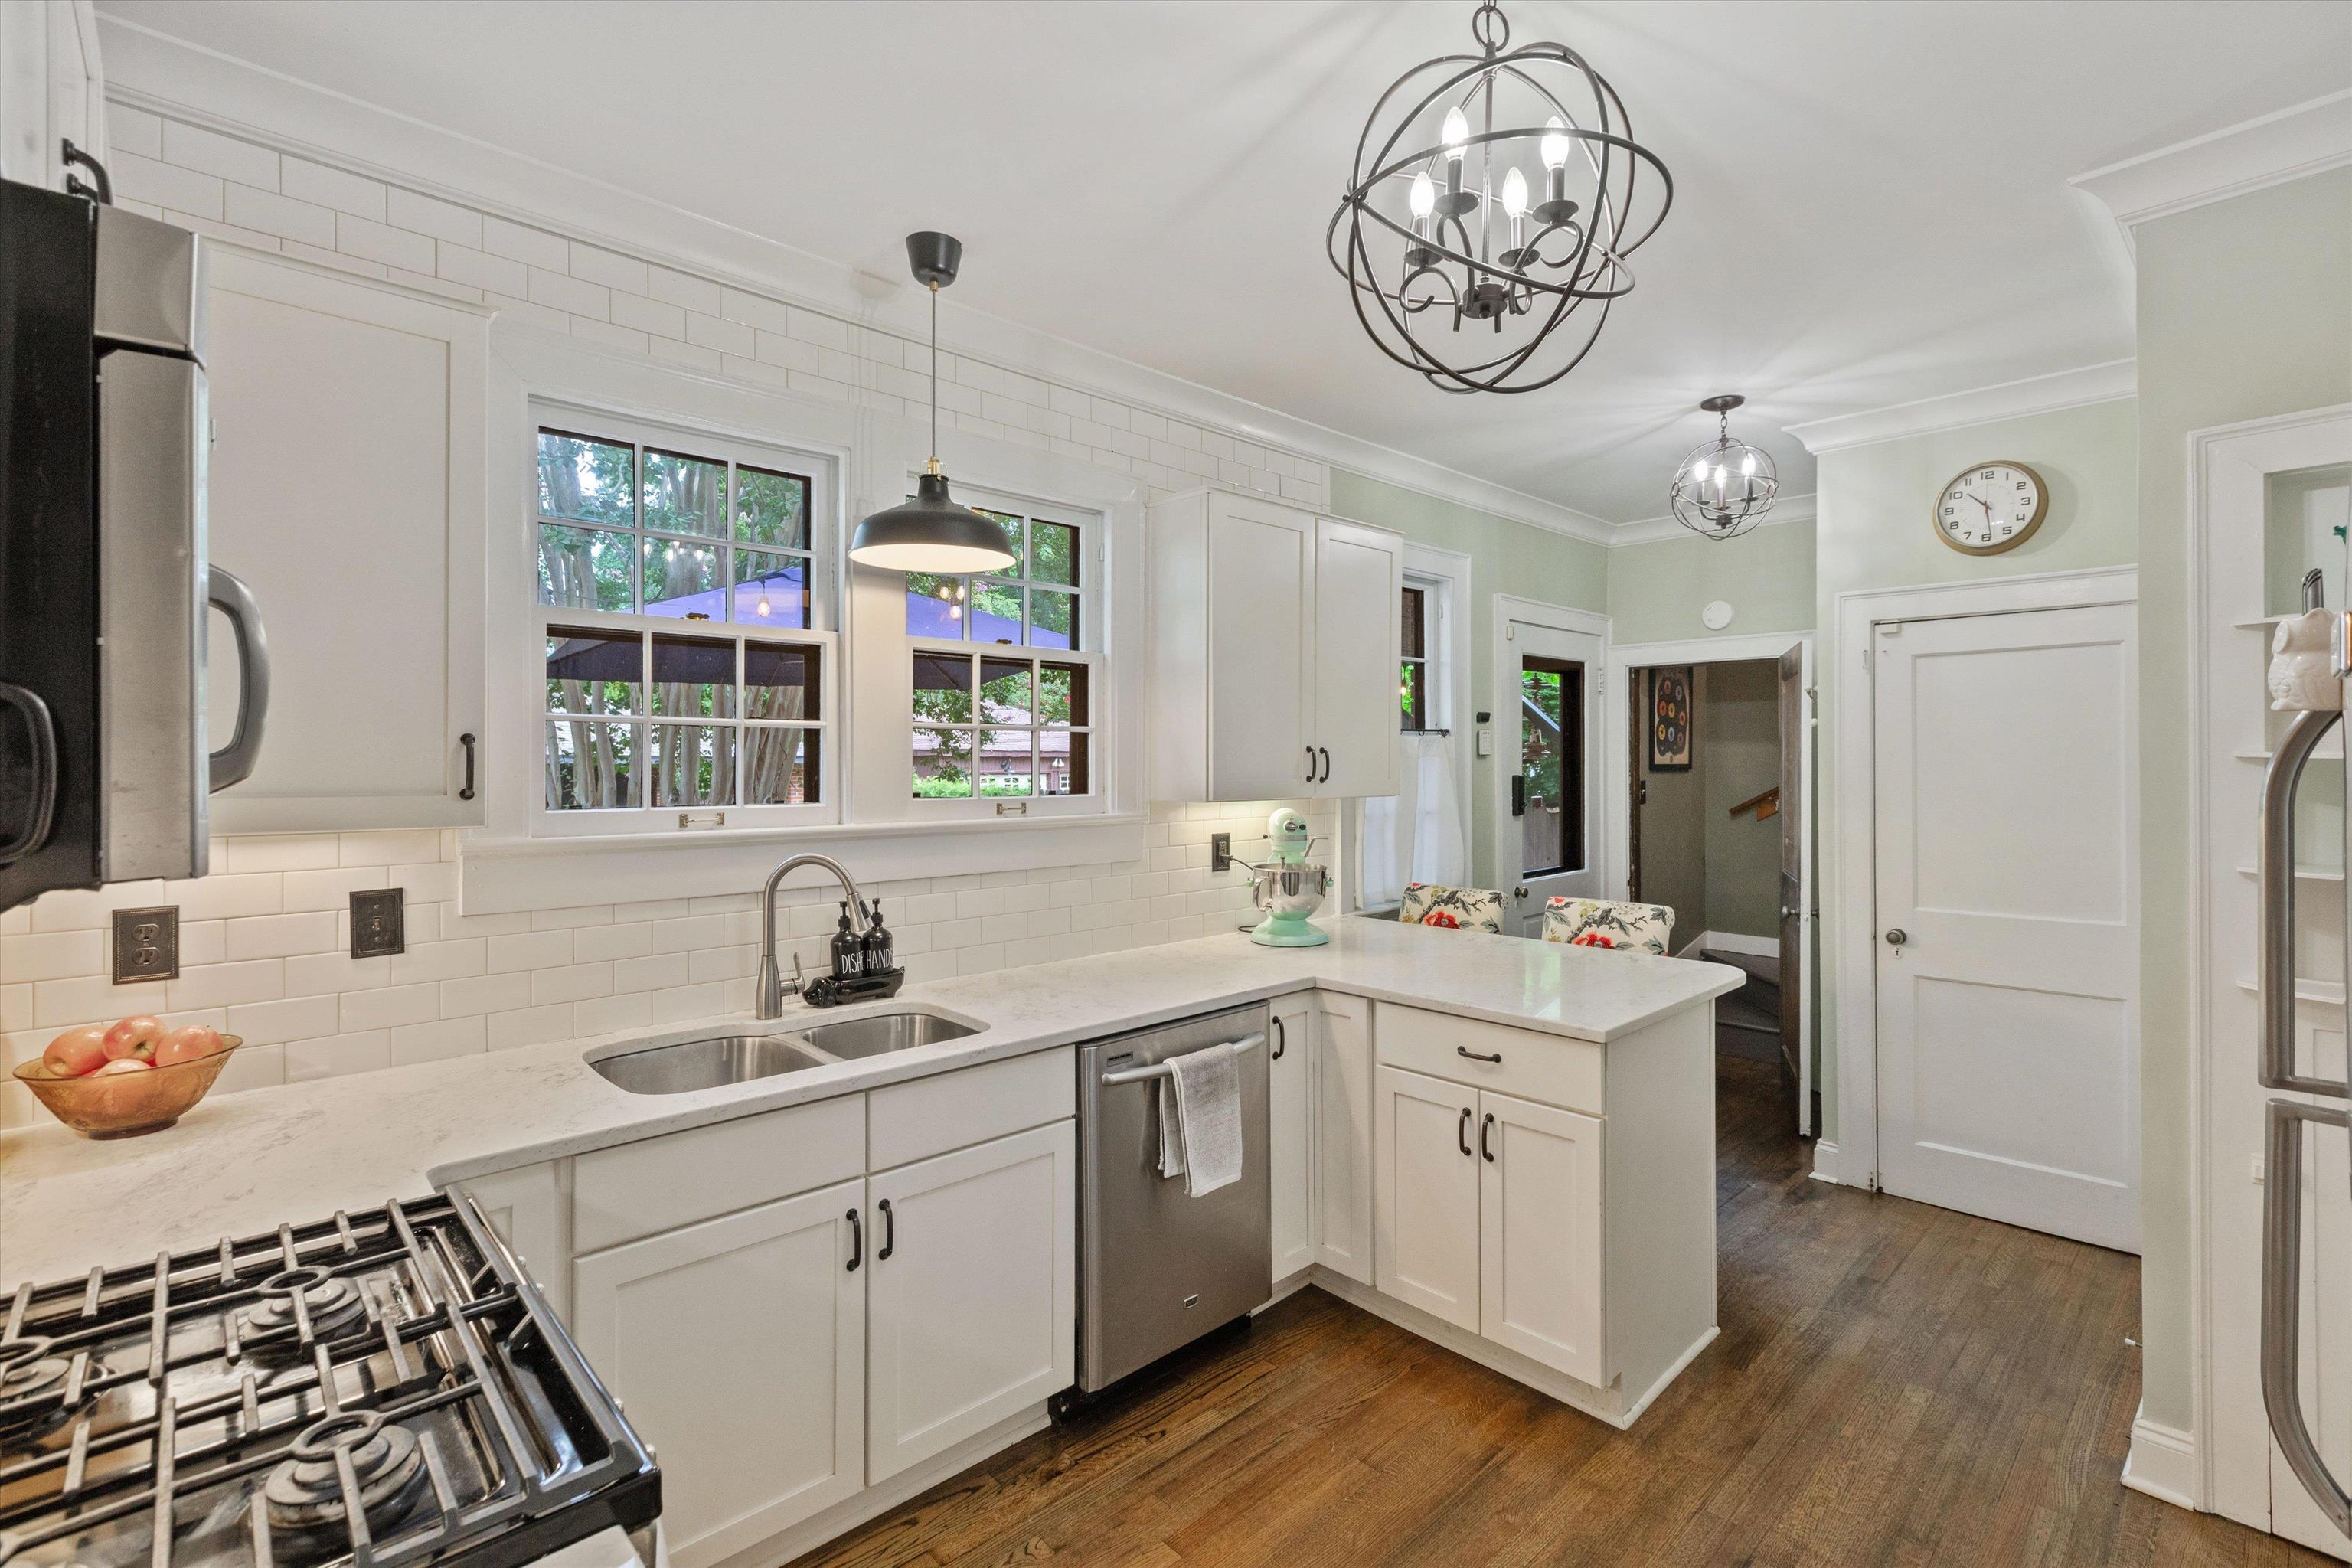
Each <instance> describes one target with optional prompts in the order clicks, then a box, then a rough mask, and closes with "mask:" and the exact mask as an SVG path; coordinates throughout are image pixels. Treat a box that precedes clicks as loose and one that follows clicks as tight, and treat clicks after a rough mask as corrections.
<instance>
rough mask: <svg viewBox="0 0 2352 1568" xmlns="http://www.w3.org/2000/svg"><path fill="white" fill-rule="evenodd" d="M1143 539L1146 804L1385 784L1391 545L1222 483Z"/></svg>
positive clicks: (1377, 534)
mask: <svg viewBox="0 0 2352 1568" xmlns="http://www.w3.org/2000/svg"><path fill="white" fill-rule="evenodd" d="M1150 535H1151V559H1152V587H1151V596H1152V616H1151V645H1152V703H1151V712H1152V732H1151V765H1152V785H1153V787H1152V798H1153V799H1155V800H1185V801H1204V800H1266V799H1293V798H1297V797H1300V796H1312V795H1331V796H1341V795H1393V794H1395V793H1396V789H1397V721H1396V670H1397V638H1398V634H1399V626H1398V620H1399V616H1400V615H1401V614H1402V587H1403V583H1404V542H1403V540H1402V538H1401V537H1400V536H1399V535H1397V534H1393V533H1390V532H1388V531H1385V530H1382V529H1377V528H1367V527H1365V526H1363V525H1362V524H1360V523H1351V522H1342V521H1337V520H1335V519H1330V518H1318V517H1316V516H1315V515H1314V514H1313V513H1312V512H1307V511H1301V510H1298V509H1297V508H1295V507H1288V506H1284V505H1282V504H1281V503H1280V502H1277V501H1273V500H1267V499H1266V498H1265V497H1264V496H1258V495H1252V494H1244V493H1240V492H1235V491H1231V490H1222V489H1202V490H1193V491H1191V492H1189V493H1187V494H1184V495H1181V496H1177V497H1175V498H1173V499H1172V500H1167V501H1163V502H1161V503H1160V505H1158V506H1155V507H1154V508H1152V510H1151V520H1150Z"/></svg>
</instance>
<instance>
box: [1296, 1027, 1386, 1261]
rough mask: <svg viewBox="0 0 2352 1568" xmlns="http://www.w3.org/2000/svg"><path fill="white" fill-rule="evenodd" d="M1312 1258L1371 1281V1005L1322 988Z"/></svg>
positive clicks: (1315, 1084)
mask: <svg viewBox="0 0 2352 1568" xmlns="http://www.w3.org/2000/svg"><path fill="white" fill-rule="evenodd" d="M1308 1081H1309V1082H1310V1084H1311V1085H1312V1086H1313V1088H1314V1090H1315V1115H1314V1118H1313V1121H1314V1125H1315V1173H1314V1174H1315V1179H1314V1183H1313V1190H1314V1197H1313V1201H1314V1205H1315V1210H1314V1214H1313V1216H1312V1217H1313V1223H1314V1231H1315V1261H1316V1262H1318V1263H1320V1264H1321V1265H1323V1267H1324V1268H1328V1269H1330V1270H1331V1271H1332V1272H1333V1273H1335V1274H1344V1275H1346V1276H1347V1277H1348V1278H1349V1279H1353V1280H1355V1281H1356V1282H1357V1283H1358V1284H1361V1285H1369V1284H1370V1283H1371V1282H1372V1005H1371V1004H1370V1002H1368V1001H1366V1000H1365V999H1364V998H1363V997H1361V996H1342V995H1339V994H1331V993H1326V994H1324V996H1323V998H1322V1003H1321V1005H1320V1007H1319V1008H1318V1011H1317V1015H1316V1019H1315V1069H1314V1071H1313V1072H1312V1073H1311V1074H1310V1075H1309V1078H1308Z"/></svg>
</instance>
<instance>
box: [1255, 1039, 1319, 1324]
mask: <svg viewBox="0 0 2352 1568" xmlns="http://www.w3.org/2000/svg"><path fill="white" fill-rule="evenodd" d="M1273 1016H1274V1026H1273V1028H1272V1029H1271V1030H1270V1031H1269V1034H1270V1035H1271V1037H1272V1038H1271V1041H1270V1043H1269V1044H1268V1046H1267V1050H1268V1052H1269V1053H1270V1054H1269V1057H1268V1059H1267V1062H1266V1071H1265V1100H1266V1123H1267V1126H1266V1141H1265V1145H1266V1164H1267V1167H1268V1170H1267V1179H1268V1183H1269V1184H1270V1186H1271V1188H1272V1194H1271V1200H1270V1201H1271V1205H1272V1208H1273V1211H1274V1212H1273V1222H1274V1223H1273V1227H1272V1228H1273V1235H1274V1278H1275V1279H1276V1280H1277V1281H1280V1280H1284V1279H1289V1278H1290V1277H1291V1276H1292V1275H1294V1274H1296V1273H1297V1272H1298V1271H1299V1270H1300V1269H1302V1268H1306V1267H1307V1265H1308V1264H1310V1263H1313V1262H1314V1261H1315V1224H1314V1220H1315V1211H1314V1201H1315V1146H1314V1138H1315V1101H1314V1100H1313V1098H1312V1097H1313V1094H1314V1090H1315V1075H1314V1067H1315V1001H1314V998H1313V997H1312V996H1306V995H1300V996H1285V997H1281V998H1278V999H1277V1000H1276V1002H1275V1004H1274V1015H1273Z"/></svg>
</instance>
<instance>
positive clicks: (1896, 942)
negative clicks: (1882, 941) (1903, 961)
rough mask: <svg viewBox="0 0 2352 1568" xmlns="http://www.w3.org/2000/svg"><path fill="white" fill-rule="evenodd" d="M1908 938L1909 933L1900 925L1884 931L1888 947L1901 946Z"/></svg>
mask: <svg viewBox="0 0 2352 1568" xmlns="http://www.w3.org/2000/svg"><path fill="white" fill-rule="evenodd" d="M1910 940H1911V933H1910V932H1909V931H1905V930H1904V929H1903V928H1902V927H1901V926H1896V927H1895V929H1894V930H1893V931H1888V932H1887V933H1886V945H1887V946H1889V947H1901V946H1902V945H1903V944H1904V943H1905V942H1909V941H1910Z"/></svg>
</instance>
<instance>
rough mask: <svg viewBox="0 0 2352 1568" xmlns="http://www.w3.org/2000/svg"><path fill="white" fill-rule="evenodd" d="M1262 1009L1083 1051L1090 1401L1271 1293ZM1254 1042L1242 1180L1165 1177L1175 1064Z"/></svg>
mask: <svg viewBox="0 0 2352 1568" xmlns="http://www.w3.org/2000/svg"><path fill="white" fill-rule="evenodd" d="M1266 1017H1267V1014H1266V1008H1265V1005H1264V1004H1260V1005H1257V1006H1255V1007H1243V1008H1237V1009H1235V1010H1234V1011H1233V1012H1230V1013H1217V1014H1213V1015H1212V1016H1207V1017H1202V1018H1192V1019H1188V1020H1186V1021H1185V1022H1183V1023H1181V1024H1169V1025H1163V1026H1160V1027H1159V1028H1155V1029H1145V1030H1141V1031H1139V1032H1137V1033H1135V1034H1132V1035H1121V1036H1118V1037H1115V1038H1112V1039H1108V1040H1100V1041H1097V1042H1096V1043H1095V1044H1093V1045H1089V1046H1086V1047H1081V1048H1080V1049H1079V1051H1078V1384H1077V1387H1078V1392H1079V1394H1082V1395H1083V1394H1094V1393H1097V1392H1099V1391H1100V1390H1101V1389H1103V1388H1105V1387H1107V1386H1108V1385H1109V1384H1112V1383H1115V1382H1117V1381H1118V1379H1120V1378H1122V1377H1125V1376H1126V1375H1127V1374H1128V1373H1131V1372H1133V1371H1135V1370H1136V1369H1138V1368H1139V1367H1142V1366H1147V1365H1149V1364H1150V1363H1152V1362H1155V1361H1157V1360H1159V1359H1160V1357H1161V1356H1164V1355H1166V1354H1167V1353H1168V1352H1171V1351H1173V1350H1177V1349H1180V1348H1181V1347H1182V1346H1184V1345H1187V1344H1190V1343H1191V1342H1192V1341H1194V1340H1196V1339H1198V1338H1200V1337H1201V1336H1202V1334H1205V1333H1207V1332H1209V1331H1211V1330H1213V1329H1216V1328H1220V1327H1222V1326H1223V1325H1224V1324H1226V1323H1230V1322H1232V1321H1234V1319H1236V1318H1240V1317H1244V1316H1246V1315H1247V1314H1248V1313H1249V1312H1250V1311H1251V1310H1254V1309H1255V1308H1257V1307H1260V1306H1263V1305H1264V1304H1265V1299H1266V1298H1267V1297H1268V1296H1270V1295H1272V1294H1273V1292H1274V1262H1273V1257H1272V1241H1271V1232H1270V1226H1271V1224H1272V1219H1271V1213H1270V1210H1269V1209H1268V1207H1267V1203H1268V1196H1267V1194H1268V1188H1267V1184H1266V1157H1267V1156H1266V1059H1267V1057H1266V1052H1267V1046H1266V1037H1265V1032H1266ZM1222 1042H1236V1043H1240V1042H1246V1048H1245V1049H1244V1050H1243V1051H1242V1052H1241V1054H1240V1060H1239V1062H1238V1063H1237V1064H1236V1065H1237V1066H1238V1067H1239V1068H1240V1069H1241V1079H1242V1179H1241V1180H1240V1181H1238V1182H1235V1183H1234V1184H1233V1185H1231V1186H1229V1187H1223V1188H1221V1189H1219V1190H1218V1191H1216V1192H1213V1193H1210V1194H1207V1195H1206V1196H1203V1197H1198V1198H1195V1197H1188V1196H1187V1195H1185V1191H1184V1181H1183V1178H1182V1177H1181V1176H1179V1177H1176V1178H1174V1179H1173V1180H1171V1179H1169V1178H1167V1177H1164V1176H1162V1175H1160V1170H1159V1163H1160V1112H1159V1100H1160V1092H1159V1081H1160V1079H1161V1078H1162V1077H1164V1076H1165V1074H1164V1072H1154V1071H1153V1070H1152V1069H1153V1068H1158V1067H1160V1064H1161V1063H1163V1062H1165V1061H1167V1060H1168V1058H1171V1057H1180V1056H1182V1055H1184V1054H1185V1053H1186V1052H1188V1051H1197V1050H1199V1049H1200V1048H1201V1047H1203V1046H1212V1045H1217V1044H1219V1043H1222Z"/></svg>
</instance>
